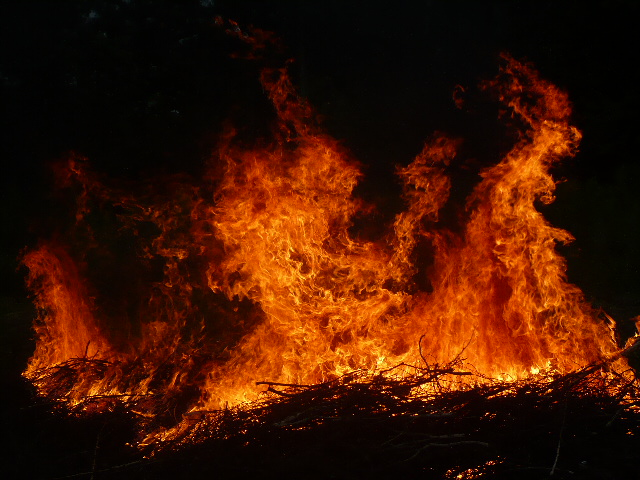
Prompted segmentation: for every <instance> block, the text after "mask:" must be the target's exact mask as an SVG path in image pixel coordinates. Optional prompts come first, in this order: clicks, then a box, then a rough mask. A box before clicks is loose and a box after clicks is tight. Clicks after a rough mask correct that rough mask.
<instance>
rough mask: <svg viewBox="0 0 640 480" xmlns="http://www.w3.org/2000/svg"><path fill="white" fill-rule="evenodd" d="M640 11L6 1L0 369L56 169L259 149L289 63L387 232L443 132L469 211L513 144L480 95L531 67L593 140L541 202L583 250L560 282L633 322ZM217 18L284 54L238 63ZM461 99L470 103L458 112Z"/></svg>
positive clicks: (638, 262) (132, 169)
mask: <svg viewBox="0 0 640 480" xmlns="http://www.w3.org/2000/svg"><path fill="white" fill-rule="evenodd" d="M638 10H639V8H638V5H637V2H634V1H631V0H629V1H622V0H612V1H600V2H596V1H594V2H584V1H577V0H575V1H533V2H513V1H502V2H500V1H486V2H482V1H480V2H478V1H473V2H471V1H469V2H466V1H423V2H413V1H406V2H404V1H396V2H389V1H386V2H381V1H344V0H343V1H336V0H323V1H253V2H251V1H238V0H235V1H234V0H227V1H224V0H210V1H204V0H203V1H199V2H198V1H184V2H169V1H153V0H146V1H145V0H128V1H127V0H119V1H110V2H109V1H99V0H86V1H75V2H71V1H69V2H64V1H62V2H35V1H27V0H25V1H20V2H3V3H2V6H1V7H0V89H1V90H0V92H1V98H2V101H1V108H2V109H3V110H2V116H1V122H2V124H1V125H0V135H1V137H0V155H1V158H2V174H1V178H2V186H1V187H0V188H1V190H0V195H1V197H0V204H1V212H2V217H1V219H0V223H1V225H2V234H1V238H2V257H1V264H0V267H1V272H0V273H1V278H2V311H3V320H2V321H3V324H2V330H3V332H2V335H3V338H4V341H3V348H2V356H3V365H4V367H3V368H4V369H5V370H6V372H7V374H10V375H14V374H15V372H18V371H20V370H21V368H22V367H23V366H24V364H25V362H26V360H27V358H28V355H29V353H30V351H31V349H32V343H31V342H30V340H29V337H30V331H29V328H30V327H29V325H30V322H31V316H32V313H31V310H30V307H29V302H28V299H27V294H26V292H25V290H24V287H23V276H24V272H22V271H21V270H19V268H18V262H17V260H16V259H17V257H18V255H19V253H20V251H21V250H22V249H24V248H25V247H29V246H33V245H35V244H36V243H37V241H38V238H43V237H47V236H49V235H51V232H52V231H54V230H55V229H56V223H57V220H56V219H57V215H59V214H60V213H61V212H60V211H59V208H60V207H56V205H55V202H54V201H53V199H54V197H53V196H52V193H51V171H50V168H49V165H50V163H51V162H52V161H54V160H56V159H59V158H62V157H64V156H65V154H66V152H69V151H70V150H74V151H77V152H79V153H81V154H83V155H86V156H87V157H88V158H89V160H90V162H91V164H92V166H93V168H94V169H95V170H98V171H101V172H105V173H106V174H108V175H110V176H114V177H121V178H123V179H129V180H135V181H139V182H144V181H145V180H148V179H150V178H152V177H153V176H154V175H157V174H160V173H175V172H187V173H189V174H191V175H198V174H199V173H200V172H201V171H202V168H203V165H204V163H205V161H206V160H207V158H208V157H209V154H210V152H211V151H212V150H213V149H214V147H215V144H216V141H217V138H218V135H219V133H220V131H221V128H222V125H223V124H224V122H225V121H226V120H230V121H231V122H232V123H233V124H235V125H237V126H238V127H240V128H241V130H242V132H243V134H244V135H245V136H246V137H251V136H255V137H256V138H258V137H261V136H265V135H267V132H268V128H267V127H266V125H267V124H268V121H269V120H270V119H271V118H272V113H271V111H270V106H269V104H268V102H267V101H266V99H265V98H264V95H263V92H262V90H261V88H260V86H259V83H258V73H259V69H260V68H261V67H262V66H264V65H265V64H269V63H271V64H273V65H276V64H278V62H282V61H284V60H285V59H287V58H294V59H295V62H294V63H293V64H292V65H291V73H292V77H293V79H294V81H295V82H296V84H297V85H298V87H299V89H300V92H301V93H302V95H303V96H305V97H306V98H308V99H309V101H310V103H311V104H312V105H313V106H314V107H315V108H316V109H317V111H318V113H319V115H320V116H321V117H322V119H323V125H324V128H325V129H326V130H327V131H328V132H329V133H331V134H332V135H333V136H334V137H336V138H337V139H338V140H340V141H341V142H342V143H343V144H344V145H345V146H346V147H347V148H348V149H349V150H350V151H351V152H352V154H353V156H354V157H355V158H357V159H358V160H359V161H360V162H362V164H363V170H364V172H365V179H364V180H363V183H362V185H361V186H360V187H359V188H358V194H359V195H361V196H363V197H364V198H366V199H367V200H368V201H371V202H373V203H375V204H376V205H377V206H378V208H379V211H380V212H381V213H380V217H379V220H380V221H381V222H382V221H386V220H389V219H390V218H391V216H392V214H393V213H394V212H395V211H397V209H398V208H400V207H401V205H400V203H399V200H398V193H399V187H398V185H397V183H396V181H395V179H394V178H393V172H394V168H395V166H396V165H402V164H407V163H408V162H410V161H411V159H412V158H413V156H414V155H415V154H416V153H418V152H419V151H420V150H421V148H422V145H423V143H424V141H425V140H426V139H427V138H428V137H429V135H430V134H431V133H432V132H433V131H435V130H441V131H445V132H449V133H450V134H452V135H455V136H460V137H462V138H464V139H465V140H466V142H467V143H466V147H465V148H466V149H467V150H466V151H465V152H466V153H465V156H464V157H465V158H464V159H463V160H462V161H463V163H464V165H462V166H461V167H460V170H459V176H460V179H461V185H462V186H461V187H460V188H461V191H460V192H459V193H456V192H455V190H454V197H455V196H456V195H458V196H460V197H464V195H463V194H464V193H466V190H465V189H467V190H468V188H469V187H468V185H466V184H470V183H473V181H475V179H477V178H478V177H477V173H478V171H479V169H480V168H481V167H482V166H486V165H488V164H491V162H495V161H497V160H498V158H499V155H500V153H503V152H504V151H505V150H506V149H508V147H509V141H508V139H506V140H505V138H504V133H505V132H504V129H503V128H502V127H501V126H500V123H499V122H498V120H497V118H496V114H495V113H496V112H495V110H494V107H493V106H483V103H482V101H481V95H480V94H479V93H478V91H477V89H476V86H477V85H478V83H479V81H481V80H486V79H489V78H491V77H493V76H494V75H495V73H496V71H497V66H498V56H499V54H500V52H509V53H510V54H512V55H513V56H514V57H516V58H519V59H525V60H528V61H531V62H533V64H535V65H536V67H537V68H538V70H539V71H540V72H541V75H542V77H543V78H546V79H548V80H550V81H552V82H553V83H555V84H556V85H558V86H559V87H560V88H562V89H564V90H566V91H568V92H569V96H570V99H571V100H572V101H573V103H574V123H575V124H576V125H577V126H578V127H579V128H580V129H581V130H582V132H583V134H584V140H583V142H582V144H581V148H580V153H579V154H578V155H577V156H576V157H575V158H574V159H570V160H568V161H567V162H565V163H564V164H563V165H562V166H560V167H558V168H557V170H556V172H555V173H556V176H557V178H558V179H561V180H564V182H563V183H561V184H560V185H559V187H558V192H557V200H556V202H555V203H554V204H553V205H551V206H549V207H545V215H546V216H547V218H549V219H550V220H551V221H552V222H553V223H554V224H555V225H557V226H559V227H563V228H566V229H568V230H569V231H570V232H571V233H572V234H574V236H575V237H576V241H575V242H574V243H573V244H571V245H570V246H567V247H561V250H562V253H563V254H564V255H565V256H566V257H567V259H568V262H569V271H568V274H569V278H570V280H571V281H572V282H573V283H576V284H577V285H578V286H580V287H581V288H582V289H583V290H584V292H585V294H586V296H587V298H588V299H589V300H590V301H591V302H592V303H593V304H594V305H596V306H602V307H603V308H604V309H605V310H606V311H607V312H609V313H610V314H612V315H613V316H614V317H616V318H618V319H620V320H627V319H629V318H630V317H631V316H633V315H636V314H639V313H640V294H639V293H638V292H639V287H640V225H639V222H638V220H639V219H640V200H639V198H638V197H639V196H638V189H637V187H636V185H637V184H638V182H639V181H640V167H639V166H638V161H637V156H638V154H637V151H636V148H637V147H636V144H637V142H636V138H637V134H636V128H637V123H638V121H637V115H638V114H637V112H638V107H639V106H640V101H639V98H638V84H639V82H638V80H639V79H638V73H637V68H635V67H636V65H635V64H636V63H637V57H638V55H637V50H636V43H637V42H636V41H635V40H636V37H637V21H638V18H640V17H639V15H638V13H639V12H638ZM218 15H219V16H222V17H223V18H230V19H233V20H236V21H238V22H239V23H240V25H254V26H255V27H258V28H261V29H265V30H270V31H273V32H274V33H275V34H277V35H278V36H279V37H280V38H281V39H282V45H283V48H282V50H281V51H277V49H274V52H273V53H272V54H269V55H267V57H268V58H267V59H266V60H265V59H263V60H258V61H251V60H247V59H242V58H231V57H230V54H231V53H233V52H238V51H240V52H241V51H243V48H244V47H242V45H241V44H240V43H239V42H238V41H237V40H235V39H233V38H231V37H229V36H227V35H225V34H224V32H223V31H222V30H221V29H220V28H217V27H215V26H214V18H215V17H216V16H218ZM245 50H246V49H245ZM456 85H462V86H463V87H465V89H466V90H467V91H468V92H469V93H468V95H467V99H466V100H467V102H466V103H465V105H464V107H463V109H462V110H458V109H456V108H455V106H454V103H453V101H452V92H453V89H454V87H455V86H456ZM465 182H466V183H465ZM465 185H466V186H465ZM455 188H456V186H455V185H454V189H455Z"/></svg>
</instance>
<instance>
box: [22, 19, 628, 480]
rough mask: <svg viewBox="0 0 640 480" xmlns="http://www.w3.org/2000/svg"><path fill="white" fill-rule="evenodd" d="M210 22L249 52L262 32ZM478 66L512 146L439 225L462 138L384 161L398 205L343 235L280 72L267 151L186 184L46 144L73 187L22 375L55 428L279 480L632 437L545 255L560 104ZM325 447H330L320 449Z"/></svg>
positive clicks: (325, 171)
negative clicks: (382, 229)
mask: <svg viewBox="0 0 640 480" xmlns="http://www.w3.org/2000/svg"><path fill="white" fill-rule="evenodd" d="M218 23H219V24H220V25H221V26H222V27H223V28H227V29H228V31H229V33H230V34H231V35H234V36H237V37H239V38H241V39H242V40H244V41H245V42H247V43H248V44H250V45H251V46H252V51H253V52H255V51H259V50H260V49H262V48H265V44H267V43H268V42H269V41H271V39H272V37H271V36H270V35H268V34H267V33H266V32H261V31H260V30H253V31H252V32H251V33H247V32H245V31H243V30H241V29H240V28H239V27H238V26H237V25H235V24H234V23H233V22H225V21H223V20H218ZM500 62H501V65H500V71H499V74H498V75H497V76H496V77H495V78H494V79H493V80H491V81H488V82H484V83H483V84H482V89H483V90H484V91H486V92H487V95H494V96H495V97H496V98H497V99H498V101H499V102H501V104H502V106H503V110H504V113H503V115H504V118H505V121H508V122H509V123H510V125H511V126H512V128H514V129H517V131H518V132H519V133H518V138H517V140H516V141H515V143H514V145H513V146H512V148H511V150H510V151H509V152H508V153H507V154H506V155H505V156H504V157H503V158H501V159H496V163H495V164H494V165H493V166H490V167H487V168H485V169H484V170H483V171H482V172H481V175H480V180H479V182H478V183H477V185H476V186H475V188H474V190H473V192H472V193H471V195H470V196H469V198H468V199H467V202H466V206H465V208H464V209H461V210H460V215H459V221H460V224H459V225H458V226H457V227H456V228H453V229H452V228H448V226H446V225H442V224H441V223H440V221H439V212H440V211H441V210H442V209H443V207H444V206H445V205H446V204H447V202H448V201H449V193H450V190H451V189H452V188H455V185H452V182H451V178H450V175H449V169H450V167H451V165H454V164H455V162H457V161H458V152H459V146H460V145H461V143H462V142H463V141H464V140H463V139H458V138H452V137H450V136H448V135H447V134H445V133H442V132H437V133H434V134H432V135H431V136H430V137H429V138H428V140H427V141H426V142H425V145H424V148H423V150H422V151H421V152H420V153H419V154H418V155H417V156H416V158H415V159H414V160H413V161H412V162H411V163H410V164H408V165H406V166H400V167H398V168H397V177H398V179H399V181H401V182H402V184H403V186H404V187H403V188H404V190H403V192H404V193H403V200H404V204H405V209H404V210H403V211H401V212H399V213H397V215H396V216H395V220H394V221H393V222H392V223H391V224H389V225H387V229H386V233H385V234H384V235H382V236H380V238H377V239H369V238H366V239H365V238H362V237H361V236H359V235H358V232H357V231H355V230H354V228H353V224H354V219H355V218H356V217H357V218H360V219H362V218H364V219H366V218H367V215H368V213H369V212H370V211H371V209H372V206H370V205H366V204H365V203H364V202H363V201H361V200H359V199H358V198H356V197H355V196H354V194H353V191H354V188H355V187H356V185H357V184H358V181H359V179H360V177H361V176H362V173H361V169H360V167H359V165H358V163H357V162H356V161H355V160H354V159H353V158H351V156H350V154H349V152H347V151H345V149H343V148H342V147H341V146H340V143H339V142H338V141H336V140H334V139H333V138H331V137H330V136H329V135H327V134H326V133H325V132H323V130H322V128H321V127H320V126H319V125H318V124H317V122H316V120H315V116H314V111H313V109H312V107H311V106H310V105H309V104H308V103H307V102H306V101H305V100H304V99H303V98H301V97H300V96H299V95H298V93H297V92H296V89H295V87H294V86H293V84H292V82H291V80H290V78H289V75H288V72H287V68H286V66H285V67H278V68H273V67H270V68H264V69H263V71H262V74H261V77H260V80H261V83H262V86H263V88H264V91H265V93H266V95H268V97H269V99H270V101H271V102H272V105H273V107H274V111H275V112H276V114H277V122H276V125H275V126H274V134H273V138H272V140H271V141H270V142H268V143H267V142H264V141H260V142H255V144H250V145H249V144H248V142H246V140H244V139H242V140H241V139H239V138H238V136H237V135H236V134H235V131H234V129H233V128H231V127H230V128H229V129H228V131H226V132H225V134H224V135H222V138H223V140H222V141H221V143H220V145H219V148H218V150H217V151H215V152H213V153H212V156H211V161H210V163H209V167H208V168H207V170H206V171H205V172H204V173H203V175H202V178H198V179H195V178H187V177H180V178H178V177H171V178H162V179H154V181H153V182H149V183H148V184H146V185H145V186H144V187H137V188H135V189H131V188H129V186H127V185H119V184H118V183H117V182H116V181H114V180H112V179H109V178H106V177H104V176H102V175H100V174H99V173H98V172H95V171H93V170H92V169H91V166H90V159H86V158H83V157H81V156H79V155H70V157H69V158H68V159H67V160H66V161H65V162H63V163H61V164H60V165H59V166H58V169H57V176H58V180H59V184H60V185H61V188H67V189H72V190H74V191H75V192H76V193H77V209H76V212H75V222H74V225H73V227H72V228H71V229H70V231H68V232H66V233H64V234H63V235H59V236H57V237H56V239H55V240H48V241H47V240H43V241H42V242H41V243H40V245H39V246H37V247H36V248H33V249H31V250H29V251H27V252H26V253H25V254H24V257H23V263H24V265H26V267H27V268H28V271H29V273H28V286H29V288H30V289H31V291H32V292H33V296H34V302H35V305H36V306H37V308H38V311H39V316H38V318H37V320H36V321H35V331H36V334H37V343H36V349H35V353H34V354H33V357H32V358H31V360H30V362H29V365H28V367H27V369H26V371H25V372H24V376H25V377H26V378H27V379H29V380H30V381H31V382H32V383H33V385H35V387H36V388H37V391H38V393H39V394H40V395H41V396H43V397H45V398H47V399H50V400H53V401H55V402H58V403H59V404H60V405H62V406H63V407H64V409H65V411H67V412H70V413H72V414H73V415H79V416H87V415H95V414H99V415H106V416H111V417H110V418H117V419H118V420H119V421H122V422H128V423H130V424H131V425H134V426H135V434H134V435H133V440H130V443H131V444H132V445H133V447H134V448H136V449H138V451H140V452H141V455H144V456H145V457H144V458H148V459H149V460H146V461H148V462H151V463H150V465H156V463H153V462H159V461H160V463H162V459H166V460H165V462H167V463H165V464H164V466H163V467H162V468H166V469H168V470H170V469H171V468H175V469H177V468H178V467H177V465H179V464H180V462H181V461H186V460H185V458H186V456H187V455H189V456H190V458H191V459H193V458H197V459H198V460H197V462H195V463H196V464H197V465H199V467H194V468H195V471H198V468H199V469H200V470H199V471H201V472H202V473H205V472H208V471H211V470H208V469H207V468H211V469H213V467H211V465H212V463H215V465H216V467H215V469H216V470H217V471H219V472H223V473H225V475H227V476H232V470H233V468H237V469H242V464H243V463H244V461H247V462H248V461H249V460H248V459H250V458H251V459H253V460H252V461H253V462H254V463H255V462H257V463H258V464H259V463H260V462H262V463H263V464H267V463H268V461H267V460H266V459H267V458H271V459H273V458H279V457H278V456H279V455H285V453H283V452H288V453H286V455H288V456H287V460H286V462H288V463H287V464H288V465H290V468H291V469H292V471H294V472H296V476H303V477H314V476H316V475H317V476H318V477H322V476H323V475H326V474H327V473H328V472H329V470H328V468H325V467H319V468H318V470H317V471H315V472H313V471H311V472H310V471H308V470H306V471H305V472H300V471H296V469H301V468H307V469H308V463H305V464H304V466H303V464H302V462H303V460H304V461H307V462H309V461H311V460H313V461H314V462H316V461H317V462H322V461H323V458H326V459H331V460H330V462H332V463H331V464H332V467H331V470H330V471H331V472H333V474H334V475H335V476H336V477H337V478H344V477H347V476H349V475H356V474H358V473H360V474H362V473H367V474H368V475H369V476H371V475H374V474H375V473H376V472H377V473H381V474H383V475H390V474H392V473H394V472H395V473H396V474H407V472H421V475H423V477H424V478H451V479H453V478H456V479H463V478H484V477H489V476H492V477H491V478H513V476H515V475H517V476H518V477H521V478H541V477H542V476H548V475H556V476H562V478H565V477H566V478H569V477H570V476H571V475H574V474H576V472H577V470H576V465H582V464H581V463H580V462H585V463H584V465H583V467H584V468H585V469H587V470H588V469H589V468H591V466H590V464H589V463H588V461H589V458H584V459H582V457H580V456H581V455H587V454H588V452H589V451H591V450H590V449H593V448H596V447H595V446H594V445H595V443H598V442H600V440H597V441H596V440H594V442H595V443H589V442H583V444H580V442H579V441H576V438H581V437H580V434H581V433H583V432H584V431H589V432H592V433H593V432H596V433H597V435H596V433H593V435H596V437H597V438H598V439H603V438H604V439H607V438H613V437H615V438H618V437H619V436H621V437H624V438H627V437H628V438H633V437H634V436H636V437H637V435H638V431H637V428H638V423H637V418H638V410H637V401H638V386H637V382H636V381H635V375H634V371H633V369H632V368H630V366H629V364H630V363H631V364H633V358H634V357H635V356H637V353H636V350H637V349H636V348H635V342H634V341H635V337H634V338H631V339H629V340H628V341H627V342H626V343H620V342H619V341H618V342H617V341H616V335H615V333H616V332H615V322H614V321H613V320H612V319H611V318H610V317H608V316H607V315H606V314H604V313H603V312H598V311H595V310H594V309H593V308H592V307H591V306H590V305H589V304H588V303H587V302H586V301H585V299H584V297H583V295H582V293H581V291H580V289H579V288H578V287H576V286H575V285H572V284H570V283H568V281H567V279H566V273H565V271H566V265H565V261H564V259H563V258H562V257H561V256H560V255H559V254H558V253H557V251H556V245H557V244H558V243H566V242H569V241H571V240H572V237H571V235H570V234H569V233H568V232H566V231H564V230H562V229H559V228H556V227H554V226H552V225H550V224H549V222H548V221H547V220H545V218H544V217H543V216H542V214H541V213H540V211H539V208H538V206H539V205H540V203H542V204H548V203H550V202H552V201H553V200H554V197H553V192H554V188H555V180H554V179H553V177H552V176H551V174H550V173H549V170H550V168H551V167H552V166H553V165H555V164H556V163H557V162H559V161H561V160H562V159H563V158H566V157H570V156H572V155H574V154H575V153H576V151H577V148H578V145H579V142H580V139H581V133H580V132H579V131H578V130H577V129H576V128H575V127H573V126H572V125H571V124H570V114H571V106H570V102H569V100H568V97H567V94H565V93H564V92H562V91H560V90H559V89H558V88H556V87H555V86H554V85H552V84H551V83H549V82H548V81H546V80H544V79H543V78H541V77H540V75H539V74H538V73H537V72H536V70H535V69H534V67H533V66H531V65H529V64H527V63H526V62H521V61H519V60H517V59H514V58H512V57H511V56H509V55H508V54H504V55H503V56H502V58H501V60H500ZM131 192H135V193H131ZM105 225H106V227H105ZM421 251H428V252H431V258H430V261H429V262H427V263H428V264H421V263H419V259H424V257H425V255H424V254H419V252H421ZM114 265H117V266H118V267H116V268H122V269H124V270H125V271H128V272H130V273H131V284H130V285H127V286H126V287H127V289H128V292H129V293H127V294H126V295H124V297H125V298H124V300H126V301H121V302H115V306H114V303H109V302H107V301H106V300H105V298H108V296H109V295H110V294H112V293H113V292H109V291H108V290H109V289H110V288H112V289H113V288H114V287H113V286H111V287H109V286H107V288H106V289H105V288H104V287H105V285H104V283H105V282H104V281H101V275H103V272H108V270H109V269H113V268H114ZM418 279H419V281H418ZM425 286H426V287H425ZM101 287H102V289H101ZM118 287H119V288H117V289H116V290H121V289H122V287H120V286H118ZM121 300H123V298H121ZM106 305H109V306H110V307H109V308H107V307H105V306H106ZM629 359H631V361H629ZM325 438H332V439H341V440H340V441H339V442H338V444H335V443H334V444H333V447H332V448H329V449H328V450H327V449H326V448H320V447H319V446H320V445H322V441H321V439H325ZM594 438H595V437H594ZM514 439H516V440H514ZM269 445H277V451H274V450H269ZM347 445H350V446H349V447H346V446H347ZM615 445H617V443H616V444H615ZM303 446H304V447H303ZM341 446H342V447H341ZM274 448H275V447H274ZM303 448H304V449H306V450H304V451H306V452H309V450H310V449H311V450H314V451H315V452H316V453H314V454H313V455H311V456H310V455H309V454H308V453H307V454H304V453H301V452H302V451H303ZM602 448H607V447H604V446H603V447H602ZM609 448H614V449H615V448H617V447H609ZM538 451H540V452H542V453H541V454H540V455H541V456H543V457H544V458H545V459H546V460H545V463H543V464H541V463H539V462H538V459H539V458H540V456H539V455H538V454H537V452H538ZM260 452H263V453H260ZM265 452H266V453H265ZM274 452H275V453H274ZM578 452H579V453H578ZM618 453H619V452H618ZM229 457H233V458H235V460H230V458H229ZM532 457H533V458H535V460H532ZM579 457H580V458H579ZM295 458H299V459H302V460H300V463H298V462H297V461H296V460H295ZM622 458H624V459H626V458H627V457H626V456H624V455H623V456H622ZM242 459H244V460H242ZM563 459H564V460H563ZM140 462H143V460H140ZM190 462H191V463H192V464H193V463H194V462H193V461H192V460H190ZM282 462H283V463H284V462H285V460H282ZM133 463H136V462H133ZM205 464H206V465H209V467H205V466H204V465H205ZM136 465H138V464H137V463H136ZM138 466H139V465H138ZM623 467H624V468H631V467H629V466H624V465H623ZM112 468H115V467H112ZM106 471H110V469H106V470H105V471H104V472H103V474H104V473H105V472H106ZM93 473H96V471H95V470H94V471H93ZM578 473H579V472H578ZM501 475H502V476H501ZM527 475H529V476H527ZM571 478H574V477H571Z"/></svg>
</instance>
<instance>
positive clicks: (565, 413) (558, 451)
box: [549, 396, 568, 477]
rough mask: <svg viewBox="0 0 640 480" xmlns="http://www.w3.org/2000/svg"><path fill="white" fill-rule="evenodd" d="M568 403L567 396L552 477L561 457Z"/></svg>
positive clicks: (550, 474)
mask: <svg viewBox="0 0 640 480" xmlns="http://www.w3.org/2000/svg"><path fill="white" fill-rule="evenodd" d="M567 404H568V398H567V397H566V396H565V399H564V408H563V409H562V424H561V425H560V434H559V435H558V446H557V447H556V458H555V460H554V461H553V466H552V467H551V472H550V473H549V476H551V477H553V475H554V473H555V472H556V467H557V465H558V459H559V458H560V444H561V443H562V434H563V433H564V426H565V424H566V421H567Z"/></svg>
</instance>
